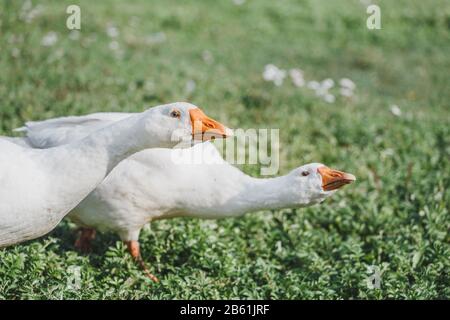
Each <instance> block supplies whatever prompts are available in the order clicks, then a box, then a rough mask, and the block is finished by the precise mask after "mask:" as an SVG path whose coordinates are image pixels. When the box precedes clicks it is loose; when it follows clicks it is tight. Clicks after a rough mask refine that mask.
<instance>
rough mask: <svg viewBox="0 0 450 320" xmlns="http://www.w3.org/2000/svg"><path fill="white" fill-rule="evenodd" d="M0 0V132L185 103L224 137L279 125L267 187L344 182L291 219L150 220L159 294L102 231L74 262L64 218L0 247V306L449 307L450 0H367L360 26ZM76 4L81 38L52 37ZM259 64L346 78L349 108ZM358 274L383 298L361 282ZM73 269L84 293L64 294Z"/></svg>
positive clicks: (148, 255)
mask: <svg viewBox="0 0 450 320" xmlns="http://www.w3.org/2000/svg"><path fill="white" fill-rule="evenodd" d="M0 3H1V4H0V50H1V55H0V134H4V135H12V133H11V129H13V128H15V127H18V126H21V125H22V123H23V122H24V121H26V120H38V119H46V118H50V117H55V116H63V115H79V114H86V113H91V112H95V111H128V112H130V111H140V110H142V109H143V108H145V107H149V106H154V105H158V104H163V103H167V102H173V101H189V102H192V103H194V104H196V105H199V106H201V107H202V108H203V109H204V110H205V111H206V112H207V113H208V114H210V115H212V116H213V117H215V118H217V119H219V120H220V121H222V122H224V123H226V124H228V125H229V126H230V127H234V128H280V141H281V155H280V160H281V167H280V174H284V173H287V172H288V171H290V170H291V169H293V168H294V167H297V166H299V165H301V164H305V163H308V162H322V163H325V164H327V165H329V166H331V167H335V168H340V169H342V170H345V171H348V172H352V173H354V174H355V175H356V176H357V177H358V181H357V183H356V184H353V185H351V186H349V187H346V188H344V190H342V191H341V192H338V193H337V194H336V195H335V196H334V197H332V198H330V199H328V200H327V201H326V202H325V203H323V204H322V205H320V206H315V207H311V208H307V209H303V210H282V211H273V212H272V211H267V212H261V213H254V214H249V215H247V216H245V217H243V218H240V219H227V220H220V221H201V220H196V219H174V220H165V221H159V222H155V223H153V224H152V226H151V229H147V230H146V231H145V232H143V233H142V235H141V246H142V250H143V256H144V259H145V260H146V261H147V262H148V264H149V265H150V266H151V268H152V270H153V271H154V272H155V273H156V274H158V276H159V278H160V279H161V282H160V283H159V284H154V283H152V282H150V281H149V280H148V279H146V278H145V276H143V274H142V273H141V271H140V270H139V268H138V267H137V266H136V265H135V264H134V263H133V261H132V260H131V258H130V257H129V255H128V254H127V252H126V250H125V247H124V246H123V245H122V243H121V242H120V241H118V238H117V237H116V236H114V235H112V234H102V235H100V236H99V237H98V238H97V240H96V241H95V245H94V252H93V253H92V254H90V255H87V256H85V255H82V254H80V253H78V252H77V251H76V250H75V249H74V246H73V242H74V239H75V233H74V228H75V227H74V225H73V224H71V223H68V222H63V223H62V224H61V225H60V226H59V227H58V228H57V229H56V230H54V231H53V232H52V233H51V234H50V235H48V236H46V237H45V238H42V239H38V240H35V241H31V242H28V243H25V244H21V245H18V246H15V247H11V248H7V249H2V250H0V298H7V299H25V298H32V299H48V298H49V299H61V298H65V299H67V298H69V299H93V298H100V299H105V298H107V299H141V298H145V299H171V298H178V299H180V298H184V299H208V298H256V299H260V298H271V299H311V298H312V299H317V298H330V299H366V298H374V299H382V298H395V299H405V298H409V299H435V298H446V299H448V298H450V275H449V271H450V245H449V243H450V235H449V230H450V214H449V201H450V195H449V190H448V189H449V185H450V177H449V172H450V161H449V153H450V130H449V125H450V112H449V109H450V103H449V101H450V90H449V82H450V81H449V80H450V76H449V70H450V5H449V2H448V1H445V0H442V1H433V2H431V1H421V0H415V1H406V0H403V1H376V2H375V3H377V4H378V5H380V7H381V18H382V29H381V30H372V31H371V30H368V29H367V28H366V19H367V17H368V15H367V14H366V6H367V5H366V4H363V3H362V2H361V1H359V0H354V1H325V0H321V1H316V0H314V1H313V0H309V1H308V0H303V1H299V0H282V1H281V0H280V1H270V0H267V1H262V0H258V1H256V0H247V1H246V2H244V3H243V4H242V5H237V4H235V3H234V2H233V1H232V0H221V1H206V0H205V1H197V0H190V1H175V0H168V1H164V2H163V1H147V0H145V1H144V0H141V1H123V2H120V1H32V2H22V1H1V2H0ZM74 3H76V4H78V5H80V7H81V28H82V29H81V31H80V32H79V33H73V32H70V31H69V30H68V29H67V28H66V18H67V16H68V15H67V14H66V13H65V11H66V7H67V6H68V5H70V4H74ZM30 4H31V5H30ZM267 64H275V65H276V66H278V67H279V68H282V69H286V70H289V69H292V68H301V69H302V70H303V71H304V77H305V79H306V80H307V81H313V80H317V81H321V80H323V79H326V78H332V79H334V81H335V82H337V81H338V80H339V79H340V78H344V77H346V78H350V79H352V80H353V81H354V82H355V83H356V89H355V90H354V96H353V97H351V98H346V97H343V96H340V95H339V94H338V91H339V90H338V89H337V88H334V89H333V90H335V91H333V92H335V93H336V101H335V102H333V103H328V102H326V101H324V99H322V98H321V97H318V96H316V95H315V93H314V91H313V90H310V89H308V88H306V87H302V88H298V87H296V86H294V85H293V83H292V81H290V79H289V78H288V77H287V78H286V79H285V80H284V82H283V84H282V85H281V86H276V85H274V84H273V83H272V82H268V81H265V80H264V79H263V76H262V73H263V71H264V67H265V65H267ZM194 84H195V85H194ZM394 105H396V106H397V108H396V107H393V106H394ZM244 169H245V171H246V172H248V173H249V174H252V175H257V174H258V172H259V170H258V169H259V167H258V166H245V168H244ZM0 187H1V186H0ZM372 265H373V266H376V267H378V268H379V269H380V272H381V287H380V288H379V289H376V288H375V289H371V288H369V287H368V286H367V283H366V278H367V277H368V276H370V273H368V267H369V266H372ZM73 266H80V267H81V269H80V272H81V280H82V281H81V286H82V289H81V290H74V289H73V288H70V287H68V286H67V281H68V278H70V277H71V275H72V273H71V270H72V269H71V267H73Z"/></svg>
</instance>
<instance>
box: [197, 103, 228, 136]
mask: <svg viewBox="0 0 450 320" xmlns="http://www.w3.org/2000/svg"><path fill="white" fill-rule="evenodd" d="M189 115H190V116H191V122H192V137H193V139H194V140H202V141H207V140H211V139H215V138H227V137H230V136H232V135H233V132H232V130H231V129H229V128H227V127H225V126H224V125H223V124H221V123H220V122H218V121H216V120H213V119H211V118H209V117H208V116H207V115H206V114H204V113H203V111H202V110H200V109H199V108H197V109H191V110H189Z"/></svg>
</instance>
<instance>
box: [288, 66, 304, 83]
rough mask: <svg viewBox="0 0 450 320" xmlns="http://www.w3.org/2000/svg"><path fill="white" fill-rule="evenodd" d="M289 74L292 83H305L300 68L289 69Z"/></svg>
mask: <svg viewBox="0 0 450 320" xmlns="http://www.w3.org/2000/svg"><path fill="white" fill-rule="evenodd" d="M289 75H290V76H291V80H292V83H293V84H294V86H296V87H299V88H300V87H303V86H304V85H305V79H304V78H303V71H302V70H300V69H291V70H289Z"/></svg>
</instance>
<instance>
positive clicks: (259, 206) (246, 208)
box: [192, 175, 322, 218]
mask: <svg viewBox="0 0 450 320" xmlns="http://www.w3.org/2000/svg"><path fill="white" fill-rule="evenodd" d="M227 188H228V189H227V190H223V191H219V192H218V193H222V197H221V199H219V198H220V196H218V199H217V200H213V203H208V202H207V200H205V203H206V204H205V207H204V208H201V206H202V204H200V205H199V207H197V208H194V209H196V210H198V211H203V212H204V214H203V216H206V217H210V218H220V217H233V216H240V215H243V214H245V213H249V212H254V211H260V210H277V209H283V208H298V207H304V206H308V205H312V204H315V203H317V202H320V201H321V200H322V199H319V198H317V197H314V195H313V194H312V192H311V190H310V189H309V188H308V186H307V185H306V184H305V186H304V187H302V186H301V185H300V186H299V185H298V184H295V183H293V181H292V179H291V177H290V176H289V175H285V176H281V177H276V178H268V179H257V178H252V177H249V176H247V175H242V176H241V177H240V179H239V180H238V181H233V182H232V183H230V184H229V185H228V187H227ZM202 209H204V210H202ZM192 214H194V212H192Z"/></svg>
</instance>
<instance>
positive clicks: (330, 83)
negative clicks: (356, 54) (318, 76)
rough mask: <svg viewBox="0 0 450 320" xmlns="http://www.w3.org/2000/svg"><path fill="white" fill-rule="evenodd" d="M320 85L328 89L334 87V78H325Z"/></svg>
mask: <svg viewBox="0 0 450 320" xmlns="http://www.w3.org/2000/svg"><path fill="white" fill-rule="evenodd" d="M320 85H321V87H322V88H324V89H326V90H328V89H331V88H333V86H334V81H333V79H330V78H328V79H325V80H323V81H322V83H321V84H320Z"/></svg>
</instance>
